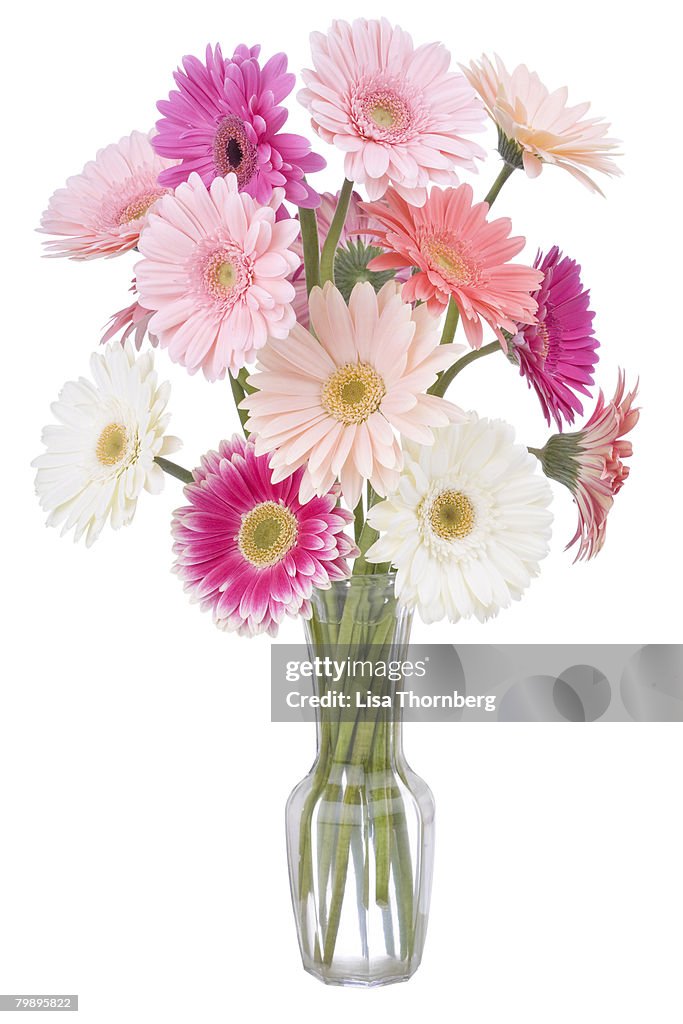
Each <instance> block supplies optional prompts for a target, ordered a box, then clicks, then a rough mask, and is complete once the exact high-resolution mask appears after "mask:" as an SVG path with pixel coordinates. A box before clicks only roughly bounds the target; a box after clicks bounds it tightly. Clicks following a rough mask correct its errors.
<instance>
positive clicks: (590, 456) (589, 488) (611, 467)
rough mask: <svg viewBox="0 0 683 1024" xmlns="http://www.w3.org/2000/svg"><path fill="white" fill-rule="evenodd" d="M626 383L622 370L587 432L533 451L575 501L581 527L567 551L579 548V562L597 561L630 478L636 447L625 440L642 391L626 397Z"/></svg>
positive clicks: (552, 440) (554, 438) (562, 436)
mask: <svg viewBox="0 0 683 1024" xmlns="http://www.w3.org/2000/svg"><path fill="white" fill-rule="evenodd" d="M625 383H626V382H625V377H624V374H623V372H622V371H621V370H620V371H619V378H618V381H617V390H616V392H615V395H614V398H613V399H612V400H611V402H606V401H605V398H604V395H603V393H602V391H600V394H599V396H598V401H597V404H596V407H595V411H594V412H593V415H592V416H591V418H590V419H589V420H588V422H587V423H586V425H585V426H584V428H583V430H579V431H577V432H576V433H573V434H553V436H552V437H550V438H549V439H548V441H547V442H546V444H545V447H544V448H541V449H540V450H539V449H535V448H530V449H529V451H531V452H533V454H534V455H536V456H537V457H538V458H539V459H540V461H541V465H542V466H543V472H544V473H545V474H546V476H549V477H551V478H552V479H553V480H559V481H560V483H563V484H564V485H565V487H568V488H569V490H570V491H571V492H572V494H573V495H574V500H575V501H576V504H577V506H578V510H579V522H578V525H577V527H576V533H575V534H574V536H573V537H572V539H571V540H570V541H569V544H567V547H568V548H570V547H571V546H572V545H573V544H576V543H578V544H579V550H578V554H577V556H576V561H578V560H579V559H589V558H593V557H594V556H595V555H597V554H598V552H599V551H600V550H601V548H602V546H603V544H604V543H605V530H606V527H607V516H608V514H609V511H610V509H611V508H612V505H613V504H614V497H615V495H616V494H617V493H618V492H619V491H620V490H621V488H622V486H623V485H624V482H625V481H626V478H627V477H628V475H629V468H628V466H625V465H624V463H623V461H622V460H623V459H626V458H629V457H630V456H631V455H632V454H633V446H632V444H631V442H630V441H624V440H623V438H624V435H625V434H628V433H629V431H631V430H633V428H634V427H635V425H636V423H637V422H638V419H639V416H640V410H639V409H634V408H633V402H634V401H635V399H636V396H637V394H638V385H637V384H636V386H635V387H634V389H633V391H630V392H629V393H628V394H625Z"/></svg>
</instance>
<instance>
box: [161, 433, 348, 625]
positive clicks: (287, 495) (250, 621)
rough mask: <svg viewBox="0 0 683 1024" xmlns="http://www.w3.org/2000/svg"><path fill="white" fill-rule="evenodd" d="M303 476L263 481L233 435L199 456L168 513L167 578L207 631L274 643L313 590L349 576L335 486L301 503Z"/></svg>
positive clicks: (267, 476) (265, 475)
mask: <svg viewBox="0 0 683 1024" xmlns="http://www.w3.org/2000/svg"><path fill="white" fill-rule="evenodd" d="M302 474H303V470H301V469H300V470H297V471H296V472H295V473H294V474H293V475H292V476H288V477H285V478H284V479H281V480H279V481H273V480H272V479H271V473H270V470H269V469H268V459H267V458H265V457H264V456H258V455H257V454H256V452H255V449H254V443H253V441H244V440H242V438H240V437H238V436H237V435H235V436H234V437H233V438H232V439H231V440H230V441H223V442H221V445H220V447H219V449H218V451H217V452H215V451H214V452H209V453H208V454H207V455H205V456H204V457H203V459H202V463H201V466H200V467H199V468H198V469H196V470H195V471H194V478H195V480H194V483H192V484H188V485H187V487H186V488H185V497H186V498H187V501H188V504H187V505H186V506H184V507H183V508H179V509H177V510H176V511H175V512H174V514H173V525H172V532H173V537H174V540H175V544H174V547H173V550H174V552H175V554H176V563H175V571H176V572H177V574H178V575H179V577H180V578H181V579H182V580H183V582H184V584H185V591H186V592H187V593H188V594H189V595H190V597H191V599H192V600H193V601H198V602H199V603H200V605H201V608H202V610H210V611H211V612H212V613H213V619H214V622H215V623H216V625H217V626H219V627H220V628H221V629H225V630H230V631H232V630H234V631H236V632H237V633H240V634H242V635H246V636H254V635H255V634H256V633H269V634H270V635H271V636H275V634H276V633H277V630H278V626H279V625H280V623H281V622H282V620H283V619H284V618H285V617H286V616H287V615H291V616H297V615H303V616H305V617H307V616H309V615H310V604H309V601H310V597H311V594H312V592H313V588H314V587H318V588H322V589H327V588H329V586H330V583H331V581H332V580H341V579H345V578H346V577H347V576H349V575H350V572H351V570H350V567H349V564H348V561H347V559H348V558H349V557H353V556H355V555H356V554H358V551H357V549H356V547H355V546H354V544H353V542H352V541H351V540H350V538H349V537H347V535H346V534H345V533H344V530H345V528H346V527H347V526H348V524H349V523H350V522H351V519H352V516H351V514H350V513H349V512H347V511H346V510H345V509H342V508H339V507H338V505H337V500H338V488H333V490H331V491H330V492H328V493H326V494H323V495H320V496H319V497H314V498H312V499H311V500H310V501H307V502H302V501H301V500H300V498H299V485H300V482H301V476H302Z"/></svg>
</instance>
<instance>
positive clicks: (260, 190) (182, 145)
mask: <svg viewBox="0 0 683 1024" xmlns="http://www.w3.org/2000/svg"><path fill="white" fill-rule="evenodd" d="M260 49H261V47H260V46H252V47H251V48H249V47H247V46H238V47H237V49H236V50H235V53H234V54H233V56H232V59H231V60H225V59H224V57H223V55H222V53H221V48H220V46H216V48H215V49H212V47H211V46H207V48H206V63H205V64H202V62H201V60H199V59H198V58H197V57H184V58H183V66H184V68H185V71H184V72H183V71H181V70H180V69H179V70H178V71H176V72H175V74H174V76H173V77H174V79H175V82H176V85H177V86H178V88H177V90H173V91H172V92H171V94H170V95H169V98H168V99H167V100H161V101H160V102H159V103H158V104H157V107H158V108H159V111H160V113H161V114H163V115H164V116H163V117H162V118H161V120H160V121H157V130H158V135H157V136H156V137H155V138H154V140H153V145H154V148H155V149H156V151H157V153H161V155H162V156H166V157H172V158H175V159H178V160H180V161H181V163H180V165H179V166H177V167H173V168H171V169H169V170H167V171H165V172H164V173H163V174H162V175H161V177H160V179H159V180H160V182H161V184H162V185H172V186H175V185H178V184H179V183H180V182H181V181H185V180H186V179H187V178H188V176H189V175H190V173H191V172H192V171H196V172H197V173H198V174H199V175H200V177H201V178H202V181H203V182H204V184H205V185H210V184H211V182H212V181H213V179H214V178H215V177H221V178H222V177H225V175H226V174H232V175H234V176H235V178H236V180H237V184H238V185H239V189H240V191H241V192H247V193H248V194H249V195H252V196H254V198H255V199H258V200H259V202H261V203H267V202H269V200H270V196H271V192H272V191H273V189H274V188H279V187H283V188H284V190H285V196H286V197H287V199H289V200H290V202H292V203H296V205H297V206H305V207H311V206H317V205H318V202H319V197H318V194H317V192H315V191H314V190H313V189H312V188H311V186H310V185H309V184H307V182H306V181H305V179H304V175H305V174H310V173H311V172H312V171H319V170H321V168H323V167H324V166H325V161H324V160H323V158H322V157H320V156H318V155H317V154H316V153H311V146H310V143H309V142H308V140H307V139H305V138H303V136H301V135H290V134H287V133H285V132H281V131H280V129H281V128H282V126H283V125H284V123H285V121H286V120H287V110H286V108H285V107H280V106H277V104H278V103H280V102H281V101H282V100H283V99H284V98H285V96H287V95H289V93H290V92H291V91H292V89H293V88H294V83H295V80H296V79H295V77H294V75H291V74H288V73H287V58H286V56H285V55H284V53H278V54H276V55H275V56H274V57H271V58H270V60H269V61H268V62H267V63H266V64H265V65H264V66H263V67H261V66H260V64H259V62H258V55H259V52H260Z"/></svg>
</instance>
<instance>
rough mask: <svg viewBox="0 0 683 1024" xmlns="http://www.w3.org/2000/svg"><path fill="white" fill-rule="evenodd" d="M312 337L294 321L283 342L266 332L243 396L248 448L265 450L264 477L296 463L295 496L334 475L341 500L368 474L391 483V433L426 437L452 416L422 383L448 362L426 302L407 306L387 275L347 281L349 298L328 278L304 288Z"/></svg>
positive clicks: (352, 499)
mask: <svg viewBox="0 0 683 1024" xmlns="http://www.w3.org/2000/svg"><path fill="white" fill-rule="evenodd" d="M310 314H311V324H312V327H313V329H314V331H315V333H316V338H317V340H316V338H314V337H313V336H312V335H311V334H309V332H308V331H307V330H305V328H303V327H302V326H301V325H300V324H297V325H296V326H295V327H294V328H292V331H291V332H290V334H289V337H288V338H287V339H286V341H280V340H278V339H274V338H270V339H269V340H268V344H267V345H266V346H265V348H263V349H262V350H261V352H260V353H259V362H258V367H257V368H258V370H259V371H260V372H258V373H255V374H253V375H252V376H251V377H250V378H249V383H250V384H251V385H252V386H253V387H255V388H257V389H258V390H257V391H256V392H254V394H251V395H249V396H248V397H247V398H246V399H245V400H244V402H243V408H245V409H248V410H249V420H248V421H247V424H246V427H247V429H248V430H251V431H254V433H255V434H256V452H257V454H259V455H260V454H265V453H268V452H274V454H273V456H272V458H271V460H270V466H271V468H272V469H273V471H274V472H273V481H274V482H275V481H277V480H282V479H284V477H286V476H288V475H289V474H290V473H292V472H294V470H295V469H298V468H299V467H300V466H303V465H306V471H305V473H304V475H303V478H302V481H301V500H302V501H306V500H307V499H308V497H310V496H311V495H313V494H318V495H322V494H326V493H327V492H328V491H329V490H330V488H331V487H332V486H333V485H334V483H335V480H336V479H337V477H338V478H339V481H340V483H341V487H342V492H343V495H344V498H345V500H346V501H347V503H348V505H349V507H350V508H355V506H356V505H357V504H358V500H359V498H360V496H361V492H362V488H363V481H364V480H369V481H370V483H371V484H372V486H373V487H374V489H375V490H376V491H377V493H378V494H381V495H385V494H387V493H388V492H389V491H392V490H394V489H395V488H396V486H397V485H398V477H399V472H400V470H401V466H402V464H403V456H402V453H401V449H400V446H399V443H398V439H397V437H396V432H400V433H401V434H403V435H404V436H405V437H408V438H411V439H412V440H414V441H417V442H418V443H419V444H432V442H433V440H434V434H433V432H432V428H433V427H440V426H445V425H446V424H447V423H449V422H452V421H459V420H460V419H462V418H463V414H462V413H461V412H460V410H459V409H457V408H456V407H455V406H454V405H451V404H450V402H446V401H445V400H444V399H441V398H436V397H434V396H433V395H427V394H425V392H426V391H427V389H428V388H429V387H430V386H431V384H433V382H434V381H435V380H436V376H437V373H438V372H439V371H440V370H443V369H445V368H446V367H447V366H450V365H451V363H453V362H454V361H455V360H456V359H457V357H458V353H459V351H460V348H459V346H457V345H441V346H440V345H439V324H438V321H436V320H434V319H433V318H432V317H431V316H430V314H429V312H428V310H427V308H426V306H420V307H418V308H417V309H412V308H411V306H410V305H407V304H406V303H405V302H403V301H402V299H401V296H400V293H399V286H398V285H397V284H396V283H395V282H389V283H388V284H386V285H384V287H383V288H382V289H381V291H380V292H379V294H376V293H375V290H374V289H373V287H372V285H371V284H370V283H369V282H364V283H361V284H357V285H356V286H355V288H354V289H353V291H352V293H351V298H350V300H349V305H348V306H347V305H346V303H345V302H344V299H343V296H342V294H341V292H340V291H339V290H338V289H337V288H335V287H334V285H333V284H332V283H331V282H327V284H325V286H324V287H323V288H322V289H321V288H314V289H313V291H312V292H311V296H310Z"/></svg>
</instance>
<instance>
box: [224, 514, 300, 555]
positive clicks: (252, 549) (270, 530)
mask: <svg viewBox="0 0 683 1024" xmlns="http://www.w3.org/2000/svg"><path fill="white" fill-rule="evenodd" d="M298 532H299V531H298V526H297V521H296V517H295V516H294V515H293V514H292V513H291V512H290V511H289V509H287V508H284V507H283V506H282V505H276V503H275V502H274V501H263V502H261V504H260V505H256V506H255V507H254V508H253V509H252V510H251V512H247V513H246V515H245V516H244V517H243V518H242V525H241V526H240V532H239V534H238V535H237V544H238V547H239V549H240V551H241V552H242V554H243V555H244V557H245V558H246V560H247V561H248V562H251V564H252V565H255V566H256V567H257V568H258V569H265V568H266V566H269V565H276V564H277V563H278V562H280V561H281V560H282V559H283V558H284V557H285V555H286V554H287V552H288V551H289V550H290V548H292V547H293V546H294V544H295V543H296V538H297V534H298Z"/></svg>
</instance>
